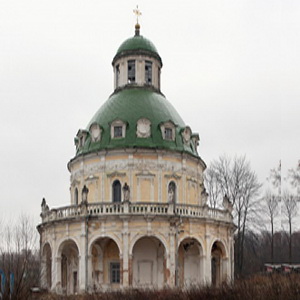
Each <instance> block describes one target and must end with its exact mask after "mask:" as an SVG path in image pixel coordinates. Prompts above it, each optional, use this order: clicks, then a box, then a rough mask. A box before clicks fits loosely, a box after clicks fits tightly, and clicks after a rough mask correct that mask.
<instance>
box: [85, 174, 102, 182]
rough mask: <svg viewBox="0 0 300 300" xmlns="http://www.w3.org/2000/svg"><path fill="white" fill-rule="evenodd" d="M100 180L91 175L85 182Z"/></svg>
mask: <svg viewBox="0 0 300 300" xmlns="http://www.w3.org/2000/svg"><path fill="white" fill-rule="evenodd" d="M98 179H99V177H98V176H95V175H90V176H88V177H87V178H86V179H85V181H94V180H98Z"/></svg>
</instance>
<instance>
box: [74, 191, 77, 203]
mask: <svg viewBox="0 0 300 300" xmlns="http://www.w3.org/2000/svg"><path fill="white" fill-rule="evenodd" d="M74 204H75V205H78V189H77V188H75V192H74Z"/></svg>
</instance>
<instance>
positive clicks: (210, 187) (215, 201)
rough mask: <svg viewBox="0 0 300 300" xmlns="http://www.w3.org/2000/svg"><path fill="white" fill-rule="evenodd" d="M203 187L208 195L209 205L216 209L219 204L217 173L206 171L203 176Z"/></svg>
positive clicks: (212, 170)
mask: <svg viewBox="0 0 300 300" xmlns="http://www.w3.org/2000/svg"><path fill="white" fill-rule="evenodd" d="M204 182H205V187H206V189H207V193H208V199H209V205H210V207H212V208H216V207H217V206H218V205H219V204H220V202H219V201H220V194H221V190H220V185H219V182H218V178H217V173H216V172H215V170H214V169H211V168H209V169H207V170H206V172H205V174H204Z"/></svg>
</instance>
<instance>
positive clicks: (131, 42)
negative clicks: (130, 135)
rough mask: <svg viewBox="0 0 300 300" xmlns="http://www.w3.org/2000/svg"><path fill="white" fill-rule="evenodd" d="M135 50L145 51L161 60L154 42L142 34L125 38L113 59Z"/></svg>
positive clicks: (135, 51)
mask: <svg viewBox="0 0 300 300" xmlns="http://www.w3.org/2000/svg"><path fill="white" fill-rule="evenodd" d="M137 51H140V52H142V53H145V52H146V53H147V54H148V55H150V56H151V55H152V56H154V57H156V58H157V59H159V61H160V62H161V57H160V56H159V54H158V52H157V49H156V47H155V46H154V44H153V43H152V42H151V41H150V40H148V39H146V38H144V37H143V36H142V35H135V36H134V37H131V38H129V39H127V40H125V41H124V42H123V43H122V44H121V46H120V47H119V49H118V51H117V53H116V55H115V57H114V60H115V59H116V58H118V57H120V56H123V55H130V54H132V53H134V54H136V53H137Z"/></svg>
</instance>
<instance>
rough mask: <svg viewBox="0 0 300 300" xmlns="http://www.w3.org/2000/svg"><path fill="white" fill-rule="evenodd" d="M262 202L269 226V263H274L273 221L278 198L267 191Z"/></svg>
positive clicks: (276, 210) (276, 211)
mask: <svg viewBox="0 0 300 300" xmlns="http://www.w3.org/2000/svg"><path fill="white" fill-rule="evenodd" d="M264 201H265V204H266V208H265V211H266V214H267V216H268V218H269V222H270V226H271V262H272V263H273V262H274V221H275V217H276V216H277V213H278V204H279V198H278V197H277V196H276V195H274V194H272V193H271V191H267V192H266V193H265V195H264Z"/></svg>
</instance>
